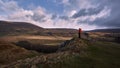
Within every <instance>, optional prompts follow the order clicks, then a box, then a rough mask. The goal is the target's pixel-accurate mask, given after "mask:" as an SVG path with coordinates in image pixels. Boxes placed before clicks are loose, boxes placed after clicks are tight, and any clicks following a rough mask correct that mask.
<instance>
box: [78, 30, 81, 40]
mask: <svg viewBox="0 0 120 68" xmlns="http://www.w3.org/2000/svg"><path fill="white" fill-rule="evenodd" d="M81 34H82V29H81V28H79V30H78V36H79V38H81Z"/></svg>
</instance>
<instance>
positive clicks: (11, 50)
mask: <svg viewBox="0 0 120 68" xmlns="http://www.w3.org/2000/svg"><path fill="white" fill-rule="evenodd" d="M35 55H37V53H36V52H32V51H28V50H26V49H24V48H21V47H18V46H16V45H14V44H11V43H8V42H4V41H2V40H0V65H3V64H9V63H11V62H14V61H17V60H19V59H25V58H28V57H32V56H35Z"/></svg>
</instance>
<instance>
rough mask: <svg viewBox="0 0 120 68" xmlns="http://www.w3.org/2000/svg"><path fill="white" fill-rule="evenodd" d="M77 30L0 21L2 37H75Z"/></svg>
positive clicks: (0, 34)
mask: <svg viewBox="0 0 120 68" xmlns="http://www.w3.org/2000/svg"><path fill="white" fill-rule="evenodd" d="M76 33H77V30H76V29H66V28H64V29H45V28H42V27H38V26H36V25H33V24H30V23H27V22H9V21H0V36H6V35H41V36H74V35H76Z"/></svg>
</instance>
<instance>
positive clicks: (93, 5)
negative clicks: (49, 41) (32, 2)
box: [0, 0, 120, 30]
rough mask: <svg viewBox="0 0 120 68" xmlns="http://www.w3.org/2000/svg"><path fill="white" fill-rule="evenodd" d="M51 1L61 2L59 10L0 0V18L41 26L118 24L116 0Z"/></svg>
mask: <svg viewBox="0 0 120 68" xmlns="http://www.w3.org/2000/svg"><path fill="white" fill-rule="evenodd" d="M50 1H51V0H50ZM53 1H54V2H55V3H56V4H59V5H64V8H63V9H62V10H64V12H63V13H62V14H58V13H57V14H56V13H51V12H49V10H47V9H45V7H41V6H35V7H32V9H25V8H23V7H21V6H20V5H18V2H17V1H15V0H7V1H4V0H0V19H1V20H10V21H24V22H29V23H32V24H36V25H38V26H41V27H45V28H83V29H85V30H90V29H96V28H105V27H120V23H119V22H120V20H119V18H120V9H118V8H119V3H120V1H119V0H115V1H110V0H101V1H99V0H53ZM51 8H52V7H51Z"/></svg>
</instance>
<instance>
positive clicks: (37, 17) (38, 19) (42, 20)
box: [31, 13, 46, 22]
mask: <svg viewBox="0 0 120 68" xmlns="http://www.w3.org/2000/svg"><path fill="white" fill-rule="evenodd" d="M31 17H32V19H33V20H34V21H38V22H45V21H46V20H45V19H44V18H45V17H46V16H44V15H38V14H36V13H35V14H34V15H33V16H31Z"/></svg>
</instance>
